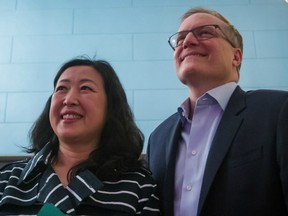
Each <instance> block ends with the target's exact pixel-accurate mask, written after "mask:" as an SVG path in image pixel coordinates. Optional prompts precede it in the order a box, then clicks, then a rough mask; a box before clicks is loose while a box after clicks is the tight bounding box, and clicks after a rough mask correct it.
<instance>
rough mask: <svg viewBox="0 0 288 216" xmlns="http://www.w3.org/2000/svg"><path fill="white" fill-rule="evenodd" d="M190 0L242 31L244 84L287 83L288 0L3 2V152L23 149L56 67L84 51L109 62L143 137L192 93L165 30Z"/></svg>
mask: <svg viewBox="0 0 288 216" xmlns="http://www.w3.org/2000/svg"><path fill="white" fill-rule="evenodd" d="M194 6H203V7H209V8H212V9H216V10H218V11H220V12H221V13H223V14H224V15H225V16H226V17H227V18H229V19H230V20H231V21H232V22H233V23H234V24H235V26H236V27H237V28H238V29H239V30H240V32H241V33H242V34H243V36H244V43H245V46H244V62H243V66H242V70H241V81H240V85H241V86H242V87H243V88H244V89H247V90H248V89H256V88H273V89H288V42H287V39H288V22H287V21H288V4H287V3H285V1H284V0H241V1H239V0H217V1H216V0H194V1H193V0H181V1H179V0H0V47H1V49H0V155H19V154H24V153H23V152H22V151H21V146H27V145H28V144H29V140H28V137H27V134H28V131H29V129H30V127H31V125H32V123H33V122H34V121H35V119H36V118H37V117H38V115H39V113H40V112H41V110H42V108H43V106H44V104H45V102H46V100H47V98H48V96H49V95H50V94H51V93H52V91H53V88H52V80H53V77H54V75H55V73H56V71H57V70H58V69H59V67H60V66H61V64H62V63H63V62H64V61H67V60H69V59H71V58H73V57H76V56H79V55H84V54H86V55H89V56H90V57H93V56H96V58H98V59H105V60H108V61H110V62H111V63H112V65H113V66H114V68H115V70H116V71H117V73H118V75H119V77H120V79H121V81H122V84H123V85H124V87H125V90H126V92H127V96H128V98H129V102H130V105H131V107H132V109H133V112H134V114H135V119H136V121H137V124H138V125H139V127H140V128H141V129H142V131H143V132H144V134H145V136H146V144H147V139H148V136H149V134H150V132H151V131H152V130H153V129H154V128H155V127H156V125H158V124H159V123H160V122H161V121H162V120H163V119H164V118H166V117H168V116H169V115H170V114H171V113H173V112H175V111H176V109H177V106H178V105H179V104H180V103H181V102H182V101H183V100H184V99H185V98H186V97H187V91H186V88H185V87H184V86H183V85H182V84H181V83H180V82H179V81H178V80H177V78H176V75H175V71H174V65H173V60H172V58H173V52H172V50H171V49H170V48H169V46H168V43H167V38H168V36H170V35H171V34H172V33H174V32H176V31H177V29H178V24H179V18H180V16H181V15H182V14H183V13H184V12H185V11H186V10H187V9H189V8H190V7H194ZM145 148H146V146H145ZM143 152H145V149H144V150H143Z"/></svg>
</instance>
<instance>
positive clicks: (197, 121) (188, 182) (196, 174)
mask: <svg viewBox="0 0 288 216" xmlns="http://www.w3.org/2000/svg"><path fill="white" fill-rule="evenodd" d="M236 86H237V84H236V83H235V82H230V83H226V84H224V85H222V86H219V87H217V88H214V89H212V90H210V91H208V92H206V93H205V94H203V95H202V96H201V97H199V98H198V99H197V101H196V105H195V109H194V111H193V113H191V114H192V115H191V116H192V119H188V116H189V112H190V100H189V98H188V99H187V100H185V101H184V102H183V103H182V104H181V106H180V107H179V108H178V112H179V114H180V115H181V120H182V126H183V130H182V132H181V140H180V141H179V147H178V153H177V156H176V171H175V197H174V215H175V216H187V215H189V216H190V215H191V216H196V215H197V209H198V202H199V197H200V191H201V186H202V179H203V174H204V169H205V165H206V160H207V156H208V153H209V150H210V146H211V143H212V140H213V138H214V134H215V132H216V130H217V127H218V124H219V122H220V119H221V117H222V114H223V112H224V110H225V108H226V106H227V103H228V101H229V99H230V97H231V95H232V93H233V91H234V90H235V88H236Z"/></svg>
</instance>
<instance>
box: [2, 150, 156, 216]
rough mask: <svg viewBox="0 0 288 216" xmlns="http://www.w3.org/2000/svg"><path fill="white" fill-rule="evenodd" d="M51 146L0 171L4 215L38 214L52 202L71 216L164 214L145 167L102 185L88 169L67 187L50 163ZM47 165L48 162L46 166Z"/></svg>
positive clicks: (123, 174) (152, 215) (151, 215)
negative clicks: (44, 206)
mask: <svg viewBox="0 0 288 216" xmlns="http://www.w3.org/2000/svg"><path fill="white" fill-rule="evenodd" d="M49 153H50V151H49V145H47V146H46V148H44V149H43V150H42V151H40V152H39V153H38V154H36V155H35V156H34V157H33V158H31V159H30V160H27V161H21V162H15V163H11V164H8V165H6V166H5V167H3V168H2V169H1V170H0V215H11V214H12V215H13V214H14V215H17V214H22V215H25V214H26V215H27V214H29V215H33V214H35V215H36V214H37V212H38V211H39V210H40V208H41V207H42V206H43V204H44V203H52V204H54V206H56V207H57V208H59V209H61V210H62V211H63V212H65V213H66V214H68V215H100V216H101V215H109V216H113V215H149V216H154V215H160V212H159V200H158V197H157V195H156V191H157V186H156V184H155V182H154V180H153V179H152V177H151V176H150V173H149V172H148V171H146V170H144V169H142V168H139V170H137V171H135V172H127V173H121V174H120V175H116V176H115V177H113V179H111V180H109V181H104V182H101V181H100V180H99V179H98V178H97V177H96V176H95V175H94V174H93V173H92V172H90V171H89V170H85V171H83V172H81V173H79V174H78V175H77V176H76V177H75V178H73V179H72V180H71V182H70V183H69V185H68V186H67V187H66V188H64V187H63V185H62V184H61V182H60V181H59V178H58V177H57V175H56V174H55V172H54V170H53V169H52V167H51V166H50V165H49V163H47V161H49V160H47V157H49ZM45 162H46V163H45Z"/></svg>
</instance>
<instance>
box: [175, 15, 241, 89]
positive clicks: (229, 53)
mask: <svg viewBox="0 0 288 216" xmlns="http://www.w3.org/2000/svg"><path fill="white" fill-rule="evenodd" d="M210 24H211V25H218V26H219V27H220V28H221V29H222V30H223V29H224V28H225V27H226V26H227V24H226V23H224V22H223V21H222V20H220V19H218V18H217V17H215V16H213V15H210V14H206V13H197V14H193V15H191V16H189V17H188V18H186V19H185V20H184V21H183V22H182V23H181V25H180V27H179V30H178V31H185V30H191V29H194V28H197V27H199V26H203V25H210ZM215 31H216V36H215V37H212V38H210V39H207V40H201V41H198V40H197V39H196V38H195V36H194V35H193V34H192V33H189V34H187V36H186V38H185V39H184V40H183V44H182V45H180V46H178V47H176V49H175V52H174V62H175V66H176V72H177V76H178V78H179V79H180V81H181V82H183V83H184V84H186V85H188V86H193V87H197V86H198V85H207V84H208V85H209V86H211V88H213V87H216V86H219V85H222V84H224V83H227V82H231V81H237V80H238V75H237V71H236V66H237V65H238V64H240V63H241V60H242V53H241V51H240V49H237V48H233V47H232V46H231V44H230V43H229V42H228V41H227V40H226V39H225V36H224V35H223V33H222V32H221V30H220V29H215Z"/></svg>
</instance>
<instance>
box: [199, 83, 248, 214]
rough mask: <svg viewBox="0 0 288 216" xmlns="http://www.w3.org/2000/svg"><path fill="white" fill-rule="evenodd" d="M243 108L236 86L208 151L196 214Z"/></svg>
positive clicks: (242, 97)
mask: <svg viewBox="0 0 288 216" xmlns="http://www.w3.org/2000/svg"><path fill="white" fill-rule="evenodd" d="M244 108H245V92H244V91H243V90H241V89H240V87H237V88H236V89H235V91H234V93H233V94H232V96H231V98H230V100H229V103H228V105H227V107H226V110H225V112H224V114H223V117H222V119H221V121H220V123H219V126H218V129H217V131H216V134H215V137H214V139H213V142H212V145H211V148H210V151H209V155H208V158H207V163H206V167H205V172H204V176H203V183H202V189H201V194H200V200H199V205H198V215H200V212H201V210H202V207H203V205H204V202H205V200H206V198H207V195H208V192H209V190H210V187H211V185H212V182H213V180H214V178H215V175H216V173H217V171H218V169H219V167H220V165H221V163H222V161H223V159H224V157H225V155H226V153H227V151H228V149H229V147H230V145H231V143H232V140H233V138H234V136H235V134H236V133H237V131H238V129H239V127H240V125H241V123H242V120H243V118H242V117H239V113H240V112H241V111H242V110H243V109H244Z"/></svg>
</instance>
